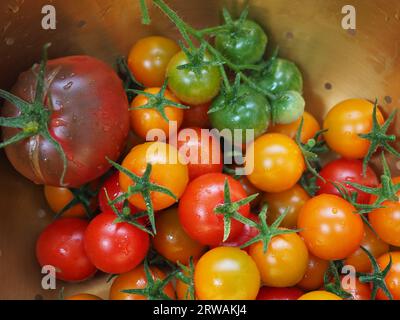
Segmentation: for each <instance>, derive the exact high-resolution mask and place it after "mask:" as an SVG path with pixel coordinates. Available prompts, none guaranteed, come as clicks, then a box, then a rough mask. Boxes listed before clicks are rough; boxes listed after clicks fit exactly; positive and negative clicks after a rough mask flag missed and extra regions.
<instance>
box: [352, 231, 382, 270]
mask: <svg viewBox="0 0 400 320" xmlns="http://www.w3.org/2000/svg"><path fill="white" fill-rule="evenodd" d="M361 246H362V247H364V248H365V249H367V250H368V251H369V252H370V253H371V254H372V255H373V256H374V257H376V258H378V257H380V256H381V255H383V254H384V253H386V252H388V251H389V245H388V244H387V243H385V242H384V241H383V240H381V239H380V238H378V237H377V236H376V235H375V234H374V233H373V232H372V231H371V229H370V228H368V227H367V226H365V227H364V237H363V239H362V241H361ZM345 264H346V265H350V266H353V267H354V268H355V269H356V271H357V272H369V271H370V270H371V262H370V260H369V259H368V256H367V254H366V253H365V252H364V251H363V250H362V249H361V248H358V249H357V250H356V251H355V252H353V253H352V254H351V255H350V256H349V257H347V259H346V260H345Z"/></svg>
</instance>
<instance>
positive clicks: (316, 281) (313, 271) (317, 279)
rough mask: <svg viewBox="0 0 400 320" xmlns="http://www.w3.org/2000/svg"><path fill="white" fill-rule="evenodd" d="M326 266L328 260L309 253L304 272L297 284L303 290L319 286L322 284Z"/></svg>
mask: <svg viewBox="0 0 400 320" xmlns="http://www.w3.org/2000/svg"><path fill="white" fill-rule="evenodd" d="M328 267H329V261H326V260H322V259H320V258H318V257H316V256H314V255H312V254H309V256H308V265H307V270H306V273H305V274H304V277H303V279H302V280H301V281H300V282H299V283H298V284H297V286H298V287H300V288H302V289H304V290H316V289H318V288H321V287H322V285H323V284H324V275H325V272H326V270H327V269H328Z"/></svg>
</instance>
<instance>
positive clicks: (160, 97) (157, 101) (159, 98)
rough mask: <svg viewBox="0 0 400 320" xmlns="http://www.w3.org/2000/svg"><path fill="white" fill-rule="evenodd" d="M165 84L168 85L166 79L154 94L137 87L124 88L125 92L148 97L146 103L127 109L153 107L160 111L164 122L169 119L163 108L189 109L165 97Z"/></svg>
mask: <svg viewBox="0 0 400 320" xmlns="http://www.w3.org/2000/svg"><path fill="white" fill-rule="evenodd" d="M167 85H168V79H166V80H165V81H164V83H163V85H162V87H161V89H160V91H159V92H158V93H156V94H153V93H150V92H146V91H142V90H137V89H127V90H126V92H127V93H135V94H137V95H142V96H145V97H146V98H147V99H148V102H147V103H146V104H144V105H142V106H138V107H134V108H129V110H137V109H154V110H157V111H158V112H159V113H160V115H161V117H162V118H163V119H164V120H165V121H166V122H169V121H170V120H169V119H168V117H167V114H166V113H165V108H167V107H173V108H177V109H189V107H188V106H185V105H183V104H181V103H177V102H174V101H172V100H169V99H167V98H165V91H166V90H167Z"/></svg>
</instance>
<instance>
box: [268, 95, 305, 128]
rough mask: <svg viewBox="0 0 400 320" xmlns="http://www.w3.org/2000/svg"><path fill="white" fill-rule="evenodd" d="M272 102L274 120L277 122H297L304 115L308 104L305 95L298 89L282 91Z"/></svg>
mask: <svg viewBox="0 0 400 320" xmlns="http://www.w3.org/2000/svg"><path fill="white" fill-rule="evenodd" d="M271 104H272V113H273V120H274V122H275V123H277V124H289V123H292V122H295V121H296V120H298V119H299V118H300V117H301V116H302V115H303V113H304V107H305V105H306V103H305V101H304V99H303V97H302V96H301V94H300V93H298V92H297V91H286V92H283V93H280V94H279V95H278V96H277V98H276V99H275V100H273V101H272V102H271Z"/></svg>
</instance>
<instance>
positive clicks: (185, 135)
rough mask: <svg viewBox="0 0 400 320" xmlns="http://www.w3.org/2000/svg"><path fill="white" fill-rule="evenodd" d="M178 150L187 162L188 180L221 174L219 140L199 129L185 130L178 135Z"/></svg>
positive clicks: (221, 163)
mask: <svg viewBox="0 0 400 320" xmlns="http://www.w3.org/2000/svg"><path fill="white" fill-rule="evenodd" d="M178 150H179V152H180V153H181V155H182V156H183V158H184V159H185V161H187V166H188V169H189V179H190V180H193V179H195V178H197V177H199V176H202V175H203V174H207V173H213V172H222V169H223V162H222V151H221V147H220V143H219V139H217V138H216V137H215V136H213V135H212V134H210V133H209V132H208V130H202V129H201V128H186V129H183V130H181V131H180V132H179V133H178Z"/></svg>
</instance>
